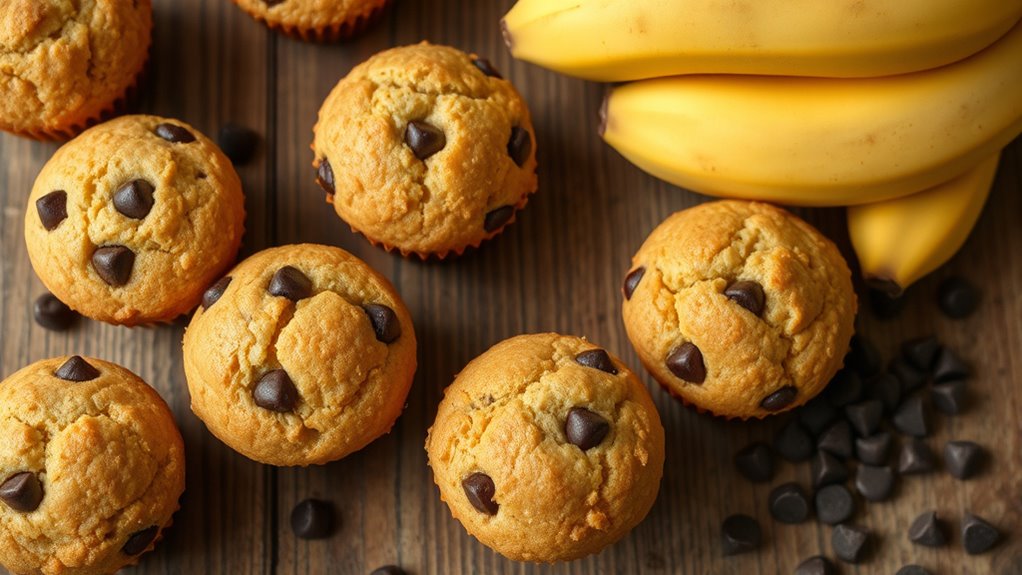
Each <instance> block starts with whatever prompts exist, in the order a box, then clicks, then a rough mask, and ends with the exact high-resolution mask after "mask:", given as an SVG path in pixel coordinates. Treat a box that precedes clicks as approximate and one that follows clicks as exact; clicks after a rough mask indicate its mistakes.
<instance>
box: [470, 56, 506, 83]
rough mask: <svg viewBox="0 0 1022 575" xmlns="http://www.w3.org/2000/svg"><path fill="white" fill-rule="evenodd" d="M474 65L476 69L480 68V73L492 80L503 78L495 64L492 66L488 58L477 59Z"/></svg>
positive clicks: (473, 62) (473, 61)
mask: <svg viewBox="0 0 1022 575" xmlns="http://www.w3.org/2000/svg"><path fill="white" fill-rule="evenodd" d="M472 64H474V65H475V67H476V68H479V71H480V72H482V73H483V74H486V75H487V76H489V77H491V78H501V79H502V78H503V76H501V75H500V72H498V71H497V69H496V68H494V67H493V64H491V63H490V61H489V60H487V59H486V58H475V59H473V60H472Z"/></svg>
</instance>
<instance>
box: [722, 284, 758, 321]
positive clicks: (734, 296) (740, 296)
mask: <svg viewBox="0 0 1022 575" xmlns="http://www.w3.org/2000/svg"><path fill="white" fill-rule="evenodd" d="M724 295H726V296H727V297H728V298H729V299H730V300H732V301H733V302H735V303H737V304H738V305H740V306H742V307H744V308H745V309H747V310H749V311H750V312H752V314H753V315H756V316H758V315H760V314H761V313H763V307H764V305H765V302H766V295H765V294H764V293H763V286H761V285H759V284H758V283H756V282H753V281H737V282H735V283H733V284H731V285H729V286H728V287H727V289H725V290H724Z"/></svg>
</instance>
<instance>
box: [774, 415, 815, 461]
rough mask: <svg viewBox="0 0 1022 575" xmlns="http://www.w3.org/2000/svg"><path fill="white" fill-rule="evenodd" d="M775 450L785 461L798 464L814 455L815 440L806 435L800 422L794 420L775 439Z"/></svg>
mask: <svg viewBox="0 0 1022 575" xmlns="http://www.w3.org/2000/svg"><path fill="white" fill-rule="evenodd" d="M774 449H776V450H777V453H779V454H780V455H781V457H783V458H784V459H786V460H788V461H790V462H792V463H798V462H800V461H805V460H807V459H809V458H810V457H811V456H812V455H813V438H812V437H810V436H809V434H808V433H806V431H805V429H803V428H802V426H801V425H799V423H798V421H796V420H794V419H792V420H791V421H790V422H788V424H787V425H785V426H784V427H782V428H781V431H780V432H778V434H777V435H776V436H775V437H774Z"/></svg>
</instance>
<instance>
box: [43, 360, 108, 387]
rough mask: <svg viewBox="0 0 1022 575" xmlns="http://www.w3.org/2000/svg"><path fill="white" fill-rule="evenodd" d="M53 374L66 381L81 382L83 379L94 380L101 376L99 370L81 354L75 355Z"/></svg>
mask: <svg viewBox="0 0 1022 575" xmlns="http://www.w3.org/2000/svg"><path fill="white" fill-rule="evenodd" d="M53 375H54V376H56V377H59V378H60V379H63V380H64V381H74V382H76V383H81V382H83V381H92V380H94V379H96V378H97V377H99V370H98V369H96V368H94V367H92V365H90V364H89V362H87V361H85V360H84V359H82V357H81V356H80V355H73V356H71V357H70V358H69V359H68V360H67V361H65V362H64V363H63V364H62V365H61V366H60V367H58V368H57V371H54V372H53Z"/></svg>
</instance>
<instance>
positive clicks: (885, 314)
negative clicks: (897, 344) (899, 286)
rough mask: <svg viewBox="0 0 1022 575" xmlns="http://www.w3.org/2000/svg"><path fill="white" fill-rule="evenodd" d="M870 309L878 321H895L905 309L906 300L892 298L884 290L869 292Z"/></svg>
mask: <svg viewBox="0 0 1022 575" xmlns="http://www.w3.org/2000/svg"><path fill="white" fill-rule="evenodd" d="M868 298H869V309H870V310H871V311H872V312H873V315H874V316H876V317H877V318H878V319H894V318H895V317H898V315H899V314H900V313H901V310H902V309H904V308H905V298H903V297H900V296H897V297H892V296H891V295H890V294H889V293H887V292H886V291H884V290H878V289H871V290H869V296H868Z"/></svg>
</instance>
